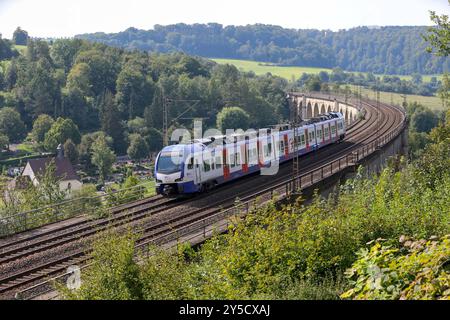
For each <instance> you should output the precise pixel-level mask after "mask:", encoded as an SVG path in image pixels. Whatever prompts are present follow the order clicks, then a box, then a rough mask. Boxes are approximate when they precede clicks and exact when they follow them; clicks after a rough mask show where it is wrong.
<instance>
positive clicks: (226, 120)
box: [217, 107, 250, 131]
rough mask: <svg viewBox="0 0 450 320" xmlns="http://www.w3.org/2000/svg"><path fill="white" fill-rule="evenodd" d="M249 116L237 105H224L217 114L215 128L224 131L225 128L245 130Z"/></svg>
mask: <svg viewBox="0 0 450 320" xmlns="http://www.w3.org/2000/svg"><path fill="white" fill-rule="evenodd" d="M249 121H250V116H249V115H248V113H247V112H245V111H244V110H242V109H241V108H239V107H225V108H223V109H222V111H220V112H219V114H218V115H217V128H218V129H220V130H222V131H224V130H226V129H243V130H247V129H248V125H249Z"/></svg>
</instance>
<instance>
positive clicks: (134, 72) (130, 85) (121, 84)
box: [116, 63, 154, 119]
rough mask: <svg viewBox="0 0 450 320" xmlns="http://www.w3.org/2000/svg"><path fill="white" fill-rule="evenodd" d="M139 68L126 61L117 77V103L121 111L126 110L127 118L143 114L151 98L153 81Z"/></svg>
mask: <svg viewBox="0 0 450 320" xmlns="http://www.w3.org/2000/svg"><path fill="white" fill-rule="evenodd" d="M139 69H140V68H139V66H136V65H134V64H131V63H127V64H126V65H125V66H124V67H123V68H122V70H121V71H120V73H119V75H118V77H117V83H116V89H117V94H116V99H117V103H118V105H119V109H120V110H121V111H122V112H125V111H127V112H126V113H127V116H128V119H133V118H134V117H136V116H139V117H141V116H143V114H144V109H145V106H147V105H149V104H150V103H151V101H152V98H153V90H154V89H153V81H152V80H151V79H150V78H147V77H146V76H145V74H144V73H143V72H142V70H139Z"/></svg>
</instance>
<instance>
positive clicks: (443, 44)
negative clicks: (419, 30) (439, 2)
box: [423, 0, 450, 56]
mask: <svg viewBox="0 0 450 320" xmlns="http://www.w3.org/2000/svg"><path fill="white" fill-rule="evenodd" d="M448 3H449V5H450V0H449V1H448ZM430 18H431V21H433V22H434V23H435V24H436V25H435V26H433V27H430V28H429V29H428V32H429V33H428V34H427V35H423V38H424V39H425V41H427V42H428V43H429V44H430V46H429V47H428V48H427V51H428V52H435V53H436V55H439V56H448V55H449V54H450V21H449V20H448V15H446V14H443V15H441V16H439V15H437V14H436V12H435V11H430Z"/></svg>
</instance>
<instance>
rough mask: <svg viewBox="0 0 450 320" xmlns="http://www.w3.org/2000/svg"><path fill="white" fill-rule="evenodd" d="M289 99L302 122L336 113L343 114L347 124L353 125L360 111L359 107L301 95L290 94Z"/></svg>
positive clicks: (334, 100)
mask: <svg viewBox="0 0 450 320" xmlns="http://www.w3.org/2000/svg"><path fill="white" fill-rule="evenodd" d="M288 99H289V103H290V104H291V108H292V109H293V110H294V111H295V112H296V114H297V115H298V117H299V118H300V119H301V120H304V119H310V118H312V117H315V116H317V115H319V114H323V113H327V112H332V111H334V112H341V113H342V115H343V116H344V118H345V120H346V122H347V124H351V123H353V122H354V121H356V119H357V117H358V114H359V110H360V108H359V107H357V106H354V105H352V104H350V103H346V102H342V101H338V100H336V99H332V100H331V99H327V98H325V97H320V96H312V95H305V94H301V93H290V94H289V95H288Z"/></svg>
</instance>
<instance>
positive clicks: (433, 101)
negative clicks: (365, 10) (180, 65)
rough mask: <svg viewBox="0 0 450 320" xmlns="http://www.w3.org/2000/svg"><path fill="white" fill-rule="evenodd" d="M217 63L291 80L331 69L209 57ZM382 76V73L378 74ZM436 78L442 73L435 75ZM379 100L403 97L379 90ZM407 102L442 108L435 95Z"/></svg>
mask: <svg viewBox="0 0 450 320" xmlns="http://www.w3.org/2000/svg"><path fill="white" fill-rule="evenodd" d="M211 60H213V61H215V62H217V63H219V64H232V65H234V66H236V67H237V68H238V69H240V70H242V71H247V72H248V71H253V72H254V73H255V74H257V75H263V74H266V73H267V72H270V73H272V74H273V75H276V76H279V77H283V78H285V79H287V80H291V79H292V77H294V78H295V79H297V78H299V77H300V76H301V74H302V73H304V72H305V73H313V74H318V73H319V72H320V71H327V72H331V71H332V70H331V69H327V68H310V67H280V66H275V65H273V64H270V63H264V62H258V61H247V60H234V59H211ZM380 76H382V75H380ZM435 76H436V77H437V78H438V79H439V78H440V77H442V75H435ZM399 77H400V78H401V79H411V76H399ZM431 77H433V75H424V76H423V81H425V82H426V81H430V79H431ZM363 95H364V96H367V97H369V98H372V99H374V92H373V91H372V90H370V89H363ZM380 100H381V101H382V102H385V103H391V102H393V103H394V104H398V105H401V104H402V102H403V97H402V95H401V94H399V93H391V92H384V91H382V92H380ZM406 101H407V102H414V101H416V102H418V103H420V104H422V105H424V106H426V107H429V108H430V109H432V110H443V106H442V101H441V100H440V99H439V98H438V97H436V96H432V97H427V96H419V95H414V94H407V95H406Z"/></svg>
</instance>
